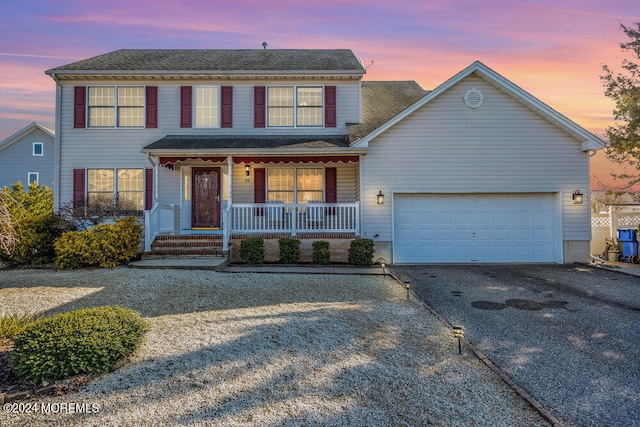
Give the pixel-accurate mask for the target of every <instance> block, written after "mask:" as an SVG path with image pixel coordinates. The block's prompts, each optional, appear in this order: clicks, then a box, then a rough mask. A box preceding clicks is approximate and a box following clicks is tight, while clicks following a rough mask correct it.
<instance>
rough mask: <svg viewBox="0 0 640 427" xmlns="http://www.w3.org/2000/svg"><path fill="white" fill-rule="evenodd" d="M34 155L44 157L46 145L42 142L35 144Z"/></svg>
mask: <svg viewBox="0 0 640 427" xmlns="http://www.w3.org/2000/svg"><path fill="white" fill-rule="evenodd" d="M33 155H34V156H44V144H43V143H42V142H34V143H33Z"/></svg>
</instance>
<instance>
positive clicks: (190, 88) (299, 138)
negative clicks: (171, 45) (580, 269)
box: [46, 49, 604, 262]
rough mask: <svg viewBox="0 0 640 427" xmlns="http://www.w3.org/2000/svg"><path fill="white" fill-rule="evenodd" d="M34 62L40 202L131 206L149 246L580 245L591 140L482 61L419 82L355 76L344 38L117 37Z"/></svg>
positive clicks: (468, 251)
mask: <svg viewBox="0 0 640 427" xmlns="http://www.w3.org/2000/svg"><path fill="white" fill-rule="evenodd" d="M46 73H47V74H48V75H50V76H51V77H52V78H53V79H54V80H55V81H56V83H57V97H56V100H57V101H56V102H57V105H56V119H57V120H56V139H57V141H58V144H57V153H56V154H57V157H56V159H57V161H56V164H57V176H56V179H57V184H59V185H56V187H55V190H56V203H57V204H59V203H63V202H65V201H70V200H73V201H74V202H75V203H76V205H77V206H82V208H83V209H88V210H89V211H91V210H92V209H96V208H98V207H99V206H101V205H105V204H106V205H107V206H115V205H118V206H121V207H124V208H126V209H133V210H144V212H145V236H146V237H145V240H146V241H145V249H146V250H147V251H150V250H152V248H157V247H160V246H162V244H161V243H162V242H160V239H163V240H164V239H166V237H165V236H182V238H183V239H186V240H187V241H188V242H189V243H188V244H193V245H196V243H194V242H197V240H198V239H199V238H204V237H207V238H214V239H219V241H220V244H221V246H222V249H223V251H226V250H228V248H229V243H230V242H233V241H235V240H237V239H241V238H243V237H246V236H254V235H259V236H261V237H266V238H269V237H273V238H276V237H280V236H282V235H293V236H297V237H298V238H301V239H318V238H324V239H347V240H348V239H351V238H353V237H355V236H362V237H369V238H372V239H374V240H375V241H376V248H377V255H376V259H377V260H384V261H386V262H475V261H477V262H496V261H498V262H521V261H530V262H535V261H537V262H570V261H573V260H575V259H581V260H582V259H586V257H587V256H588V247H589V240H590V224H589V207H588V203H582V204H577V203H575V202H576V201H578V199H579V197H578V196H577V195H578V193H580V191H582V192H583V193H588V188H589V186H588V183H589V163H588V157H589V153H591V152H592V151H593V150H597V149H600V148H602V147H603V145H604V143H603V142H602V141H601V140H599V139H598V138H597V137H595V136H593V135H592V134H590V133H589V132H587V131H585V130H584V129H582V128H580V127H579V126H578V125H576V124H575V123H573V122H571V121H570V120H568V119H566V118H565V117H564V116H561V115H560V114H559V113H557V112H555V111H554V110H552V109H551V108H549V107H548V106H546V105H545V104H543V103H541V102H540V101H538V100H537V99H535V98H533V97H532V96H531V95H529V94H528V93H526V92H524V91H522V90H521V89H520V88H518V87H517V86H515V85H513V84H512V83H510V82H509V81H507V80H506V79H504V78H503V77H501V76H500V75H498V74H497V73H495V72H494V71H492V70H491V69H489V68H487V67H486V66H484V65H483V64H481V63H478V62H476V63H474V64H472V65H471V66H469V67H468V68H466V69H465V70H463V71H461V72H460V73H458V74H456V75H455V76H454V77H452V78H451V79H450V80H448V81H447V82H445V83H444V84H443V85H441V86H439V87H438V88H436V89H435V90H433V91H431V92H426V91H424V90H422V88H420V87H419V86H418V85H417V84H415V83H414V82H366V81H363V76H364V75H365V70H364V68H363V66H362V64H361V63H360V61H358V59H357V58H356V57H355V56H354V54H353V53H352V52H351V51H350V50H266V49H262V50H119V51H115V52H111V53H107V54H104V55H100V56H97V57H94V58H89V59H86V60H82V61H79V62H75V63H72V64H68V65H65V66H62V67H58V68H54V69H51V70H48V71H46ZM574 194H575V195H574ZM185 236H190V237H185ZM196 236H197V237H196ZM154 241H155V243H154ZM178 244H179V243H175V242H172V243H170V244H169V245H178ZM165 252H167V250H166V248H165Z"/></svg>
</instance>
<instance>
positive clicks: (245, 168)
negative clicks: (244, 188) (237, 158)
mask: <svg viewBox="0 0 640 427" xmlns="http://www.w3.org/2000/svg"><path fill="white" fill-rule="evenodd" d="M244 174H245V175H246V176H249V175H250V174H251V166H249V165H244Z"/></svg>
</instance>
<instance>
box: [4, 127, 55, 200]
mask: <svg viewBox="0 0 640 427" xmlns="http://www.w3.org/2000/svg"><path fill="white" fill-rule="evenodd" d="M34 142H41V143H42V145H43V147H42V148H43V155H42V156H34V155H33V143H34ZM0 148H1V149H0V187H4V186H11V184H14V183H16V182H18V181H20V182H21V183H22V184H23V185H25V186H26V185H27V183H28V182H27V179H28V173H29V172H37V173H38V183H39V184H42V185H46V186H47V187H49V188H53V186H54V184H55V183H54V177H53V167H54V138H53V137H52V136H51V135H49V134H47V133H45V132H43V131H42V130H40V129H39V128H36V129H34V130H33V131H31V132H29V133H28V134H26V135H25V136H23V137H22V138H20V139H19V140H17V141H14V142H13V143H11V144H9V145H7V146H5V147H4V148H2V147H0Z"/></svg>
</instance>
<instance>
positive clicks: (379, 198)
mask: <svg viewBox="0 0 640 427" xmlns="http://www.w3.org/2000/svg"><path fill="white" fill-rule="evenodd" d="M376 200H377V201H378V204H379V205H384V194H382V190H380V191H379V192H378V195H377V196H376Z"/></svg>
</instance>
